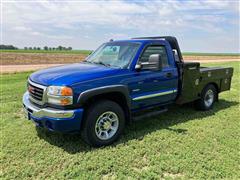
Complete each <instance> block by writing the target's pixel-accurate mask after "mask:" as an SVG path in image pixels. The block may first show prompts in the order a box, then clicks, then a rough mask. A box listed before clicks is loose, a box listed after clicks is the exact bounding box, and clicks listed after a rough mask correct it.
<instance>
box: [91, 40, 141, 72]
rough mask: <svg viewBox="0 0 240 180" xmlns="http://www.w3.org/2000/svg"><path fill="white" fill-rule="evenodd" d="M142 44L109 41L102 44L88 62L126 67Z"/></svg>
mask: <svg viewBox="0 0 240 180" xmlns="http://www.w3.org/2000/svg"><path fill="white" fill-rule="evenodd" d="M139 46H140V44H138V43H131V42H109V43H105V44H103V45H101V46H100V47H99V48H98V49H97V50H96V51H95V52H94V53H92V54H91V55H90V56H89V57H88V58H87V59H86V62H89V63H95V64H101V65H104V66H112V67H119V68H126V67H127V66H128V65H129V63H130V62H131V61H132V59H133V58H134V56H135V54H136V52H137V50H138V48H139Z"/></svg>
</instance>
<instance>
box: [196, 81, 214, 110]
mask: <svg viewBox="0 0 240 180" xmlns="http://www.w3.org/2000/svg"><path fill="white" fill-rule="evenodd" d="M217 96H218V93H217V89H216V88H215V86H214V85H212V84H208V85H207V86H206V87H205V88H204V89H203V90H202V92H201V97H200V99H199V100H197V101H196V102H195V106H196V109H198V110H202V111H207V110H210V109H212V107H213V105H214V102H215V101H216V99H217Z"/></svg>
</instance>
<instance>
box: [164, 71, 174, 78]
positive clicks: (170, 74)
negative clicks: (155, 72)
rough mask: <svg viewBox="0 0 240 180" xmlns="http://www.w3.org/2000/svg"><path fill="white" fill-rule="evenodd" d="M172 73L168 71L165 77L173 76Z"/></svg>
mask: <svg viewBox="0 0 240 180" xmlns="http://www.w3.org/2000/svg"><path fill="white" fill-rule="evenodd" d="M172 75H173V74H172V73H170V72H168V73H166V74H165V77H167V78H170V77H172Z"/></svg>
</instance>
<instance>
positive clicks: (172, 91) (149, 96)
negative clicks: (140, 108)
mask: <svg viewBox="0 0 240 180" xmlns="http://www.w3.org/2000/svg"><path fill="white" fill-rule="evenodd" d="M175 92H177V90H176V89H174V90H170V91H164V92H160V93H155V94H149V95H145V96H139V97H135V98H133V101H138V100H142V99H147V98H153V97H157V96H163V95H167V94H172V93H175Z"/></svg>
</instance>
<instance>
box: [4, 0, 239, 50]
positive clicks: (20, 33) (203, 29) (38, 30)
mask: <svg viewBox="0 0 240 180" xmlns="http://www.w3.org/2000/svg"><path fill="white" fill-rule="evenodd" d="M239 11H240V10H239V1H238V0H232V1H224V0H194V1H183V0H175V1H174V0H165V1H161V0H156V1H155V0H153V1H145V0H141V1H140V0H139V1H130V0H128V1H126V0H121V1H116V0H115V1H100V0H99V1H96V0H95V1H85V0H82V1H80V0H79V1H77V0H74V1H73V0H68V1H66V0H64V1H60V0H58V1H56V0H55V1H53V0H51V1H46V0H45V1H39V0H35V1H33V0H32V1H31V0H28V1H27V0H25V1H21V0H18V1H13V0H1V24H0V25H1V44H12V45H15V46H17V47H19V48H23V47H25V46H26V47H29V46H32V47H33V46H37V47H43V46H45V45H47V46H52V47H56V46H59V45H62V46H66V47H68V46H71V47H73V48H74V49H90V50H94V49H96V48H97V47H98V46H99V45H100V44H102V43H103V42H106V41H109V40H110V39H114V40H117V39H129V38H131V37H139V36H160V35H171V36H176V37H177V39H178V40H179V43H180V47H181V49H182V51H184V52H218V53H219V52H221V53H236V52H240V49H239Z"/></svg>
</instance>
